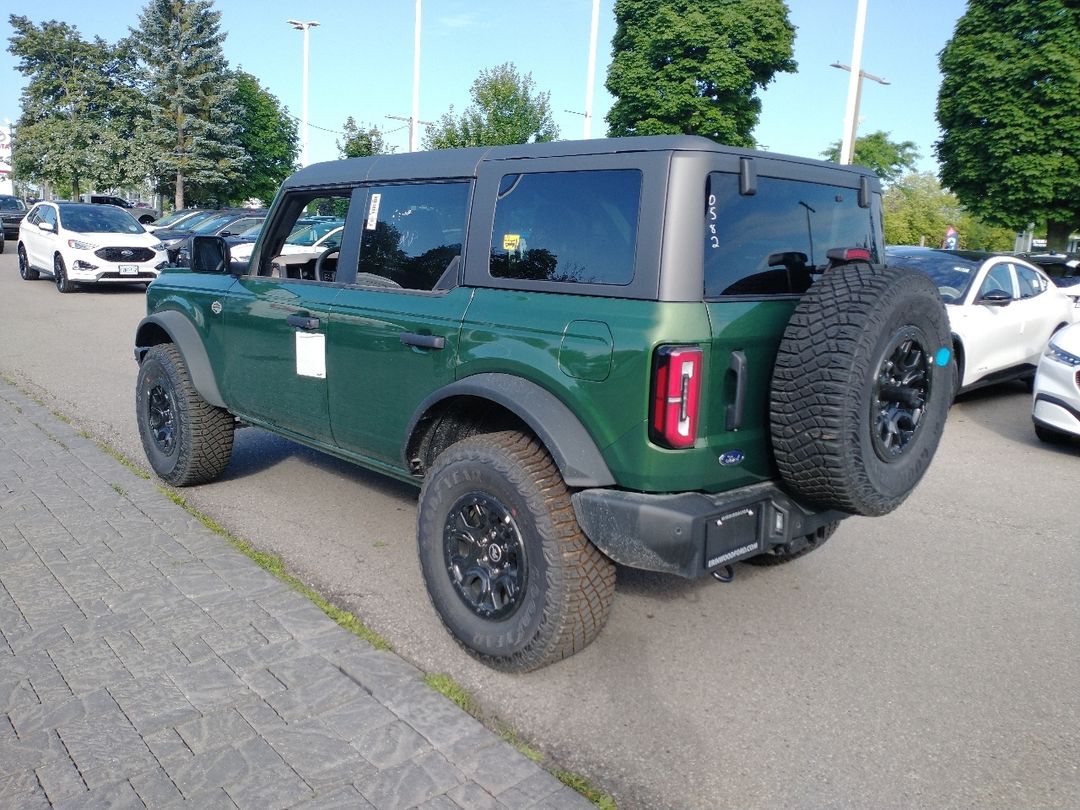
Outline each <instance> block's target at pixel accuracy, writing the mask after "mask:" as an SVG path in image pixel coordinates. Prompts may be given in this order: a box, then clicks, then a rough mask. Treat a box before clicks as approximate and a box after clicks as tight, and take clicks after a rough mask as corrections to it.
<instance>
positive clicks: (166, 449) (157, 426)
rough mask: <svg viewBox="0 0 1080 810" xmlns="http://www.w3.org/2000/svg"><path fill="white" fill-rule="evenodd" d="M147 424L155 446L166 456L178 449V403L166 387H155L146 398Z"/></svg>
mask: <svg viewBox="0 0 1080 810" xmlns="http://www.w3.org/2000/svg"><path fill="white" fill-rule="evenodd" d="M144 407H145V408H146V424H147V426H148V427H149V428H150V435H151V436H152V437H153V439H154V444H156V445H157V447H158V449H159V450H160V451H161V452H162V453H163V454H165V455H170V454H171V453H172V452H173V450H174V449H175V448H176V428H177V425H176V403H174V402H173V398H172V394H170V393H169V391H167V390H166V389H165V388H164V386H161V385H155V386H153V387H152V388H151V389H150V390H149V391H148V392H147V396H146V403H145V405H144Z"/></svg>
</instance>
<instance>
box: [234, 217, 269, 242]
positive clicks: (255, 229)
mask: <svg viewBox="0 0 1080 810" xmlns="http://www.w3.org/2000/svg"><path fill="white" fill-rule="evenodd" d="M262 226H263V223H262V222H260V223H258V224H256V225H252V226H251V227H250V228H248V229H247V230H243V231H240V233H238V234H237V235H236V238H237V239H250V240H251V241H255V239H256V238H257V237H258V236H259V232H260V231H262Z"/></svg>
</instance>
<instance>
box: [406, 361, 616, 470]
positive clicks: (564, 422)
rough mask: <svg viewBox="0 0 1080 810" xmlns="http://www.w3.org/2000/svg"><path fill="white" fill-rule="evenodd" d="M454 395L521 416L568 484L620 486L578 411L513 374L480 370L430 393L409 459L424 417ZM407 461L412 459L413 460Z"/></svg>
mask: <svg viewBox="0 0 1080 810" xmlns="http://www.w3.org/2000/svg"><path fill="white" fill-rule="evenodd" d="M452 397H477V398H480V399H487V400H490V401H491V402H494V403H497V404H498V405H501V406H502V407H504V408H506V410H508V411H510V412H511V413H513V414H514V415H516V416H517V417H518V418H519V419H521V421H523V422H524V423H525V424H527V425H528V426H529V427H530V428H531V429H532V431H533V432H534V433H535V434H536V435H537V437H538V438H539V439H540V441H541V442H542V443H543V444H544V446H545V447H546V448H547V450H548V452H549V453H551V457H552V458H553V459H554V460H555V464H556V465H558V467H559V472H560V473H561V474H562V477H563V480H564V481H565V482H566V485H567V486H570V487H608V486H612V485H614V484H615V477H614V476H613V475H612V474H611V470H609V469H608V466H607V462H606V461H604V457H603V456H602V455H601V453H600V450H599V448H597V446H596V442H594V441H593V439H592V436H590V435H589V432H588V431H587V430H585V426H584V425H582V424H581V421H580V420H579V419H578V418H577V417H576V416H575V415H574V413H573V411H571V410H570V409H569V408H568V407H567V406H566V405H565V404H563V402H562V400H560V399H559V398H558V397H556V396H555V395H554V394H552V393H551V392H550V391H548V390H547V389H545V388H542V387H541V386H539V385H537V384H536V383H534V382H531V381H529V380H525V379H522V378H521V377H515V376H513V375H510V374H498V373H483V374H474V375H472V376H470V377H465V378H464V379H461V380H458V381H457V382H453V383H451V384H450V385H447V386H446V387H444V388H440V389H439V390H438V391H436V392H434V393H433V394H431V395H430V396H428V397H427V398H426V399H425V400H424V401H423V402H421V403H420V405H419V406H418V407H417V409H416V410H415V411H414V412H413V416H412V419H410V420H409V428H408V430H406V431H405V437H406V439H405V444H404V445H403V447H402V456H403V457H405V456H407V455H408V447H409V443H410V442H411V440H412V437H413V434H414V432H415V430H416V427H417V425H418V424H419V423H420V420H421V419H423V418H424V416H425V414H427V413H428V411H430V410H431V408H432V407H433V406H435V405H437V404H438V403H439V402H442V401H443V400H446V399H450V398H452ZM405 460H406V463H407V462H408V459H407V458H406V459H405Z"/></svg>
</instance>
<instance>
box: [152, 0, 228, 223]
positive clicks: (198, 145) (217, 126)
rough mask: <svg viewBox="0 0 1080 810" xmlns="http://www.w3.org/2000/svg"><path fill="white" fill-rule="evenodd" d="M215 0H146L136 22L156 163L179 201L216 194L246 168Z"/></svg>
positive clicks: (215, 198)
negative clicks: (214, 4) (238, 139)
mask: <svg viewBox="0 0 1080 810" xmlns="http://www.w3.org/2000/svg"><path fill="white" fill-rule="evenodd" d="M212 7H213V2H212V0H149V2H148V3H147V4H146V6H145V7H144V8H143V10H142V11H141V12H140V14H139V27H138V28H137V29H131V44H132V47H133V48H134V50H135V53H136V54H137V56H138V58H139V61H140V63H141V65H142V69H143V75H142V82H143V84H144V89H145V92H146V102H147V107H148V108H149V112H150V122H149V126H148V127H147V130H146V139H147V142H148V145H149V147H150V148H151V149H152V150H153V165H152V167H151V168H152V171H153V173H154V175H155V176H156V178H157V180H158V183H159V187H160V188H161V189H162V190H163V191H168V190H172V191H173V193H174V195H175V202H176V207H177V208H183V207H184V201H185V196H186V195H187V192H188V190H190V192H191V193H190V196H191V197H192V198H193V199H194V200H195V201H198V202H201V203H209V202H219V201H221V200H223V199H227V198H228V197H229V196H230V195H229V192H228V186H229V184H230V183H233V182H234V181H236V180H238V179H239V178H241V177H242V176H243V174H244V172H245V171H246V170H247V165H248V158H247V156H246V155H245V153H244V150H243V148H242V147H241V146H240V145H239V144H238V143H237V130H238V125H237V122H238V121H239V119H240V112H239V110H238V109H237V106H236V104H235V97H236V92H237V91H236V84H237V83H236V78H235V75H234V74H233V73H232V72H231V71H230V70H229V69H228V64H227V63H226V61H225V55H224V53H223V52H222V49H221V44H222V42H223V41H224V40H225V34H223V33H221V31H220V24H221V12H219V11H212V10H211V9H212Z"/></svg>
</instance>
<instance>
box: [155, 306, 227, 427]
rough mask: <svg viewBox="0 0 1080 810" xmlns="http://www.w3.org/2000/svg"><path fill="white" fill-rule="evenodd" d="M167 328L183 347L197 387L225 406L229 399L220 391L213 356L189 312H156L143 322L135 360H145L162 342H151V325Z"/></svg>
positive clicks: (179, 345)
mask: <svg viewBox="0 0 1080 810" xmlns="http://www.w3.org/2000/svg"><path fill="white" fill-rule="evenodd" d="M154 326H156V327H158V328H159V329H162V330H164V332H165V333H166V334H167V335H168V336H169V339H170V341H171V342H172V343H173V344H174V345H175V346H176V348H177V349H179V350H180V354H181V355H182V356H183V358H184V363H185V364H186V365H187V367H188V372H189V373H190V374H191V382H192V384H193V385H194V386H195V390H196V391H198V392H199V396H201V397H202V398H203V399H204V400H206V401H207V402H208V403H210V404H211V405H215V406H217V407H218V408H225V407H226V405H225V400H224V399H222V397H221V391H219V390H218V384H217V379H216V378H215V377H214V369H213V367H212V366H211V365H210V358H209V357H208V356H207V354H206V347H205V346H203V342H202V338H201V337H200V336H199V331H198V330H197V329H196V328H195V324H193V323H192V322H191V321H190V320H189V319H188V318H187V316H186V315H184V314H183V313H182V312H177V311H175V310H170V311H167V312H156V313H154V314H153V315H148V316H147V317H145V318H143V319H142V320H141V321H139V326H138V329H136V330H135V359H136V360H137V361H138V362H139V363H141V362H142V360H143V357H145V356H146V353H147V352H148V351H149V350H150V347H151V346H153V345H155V344H156V343H159V342H160V341H150V342H147V341H146V339H145V336H146V335H147V333H148V332H149V331H150V329H151V327H154Z"/></svg>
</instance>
